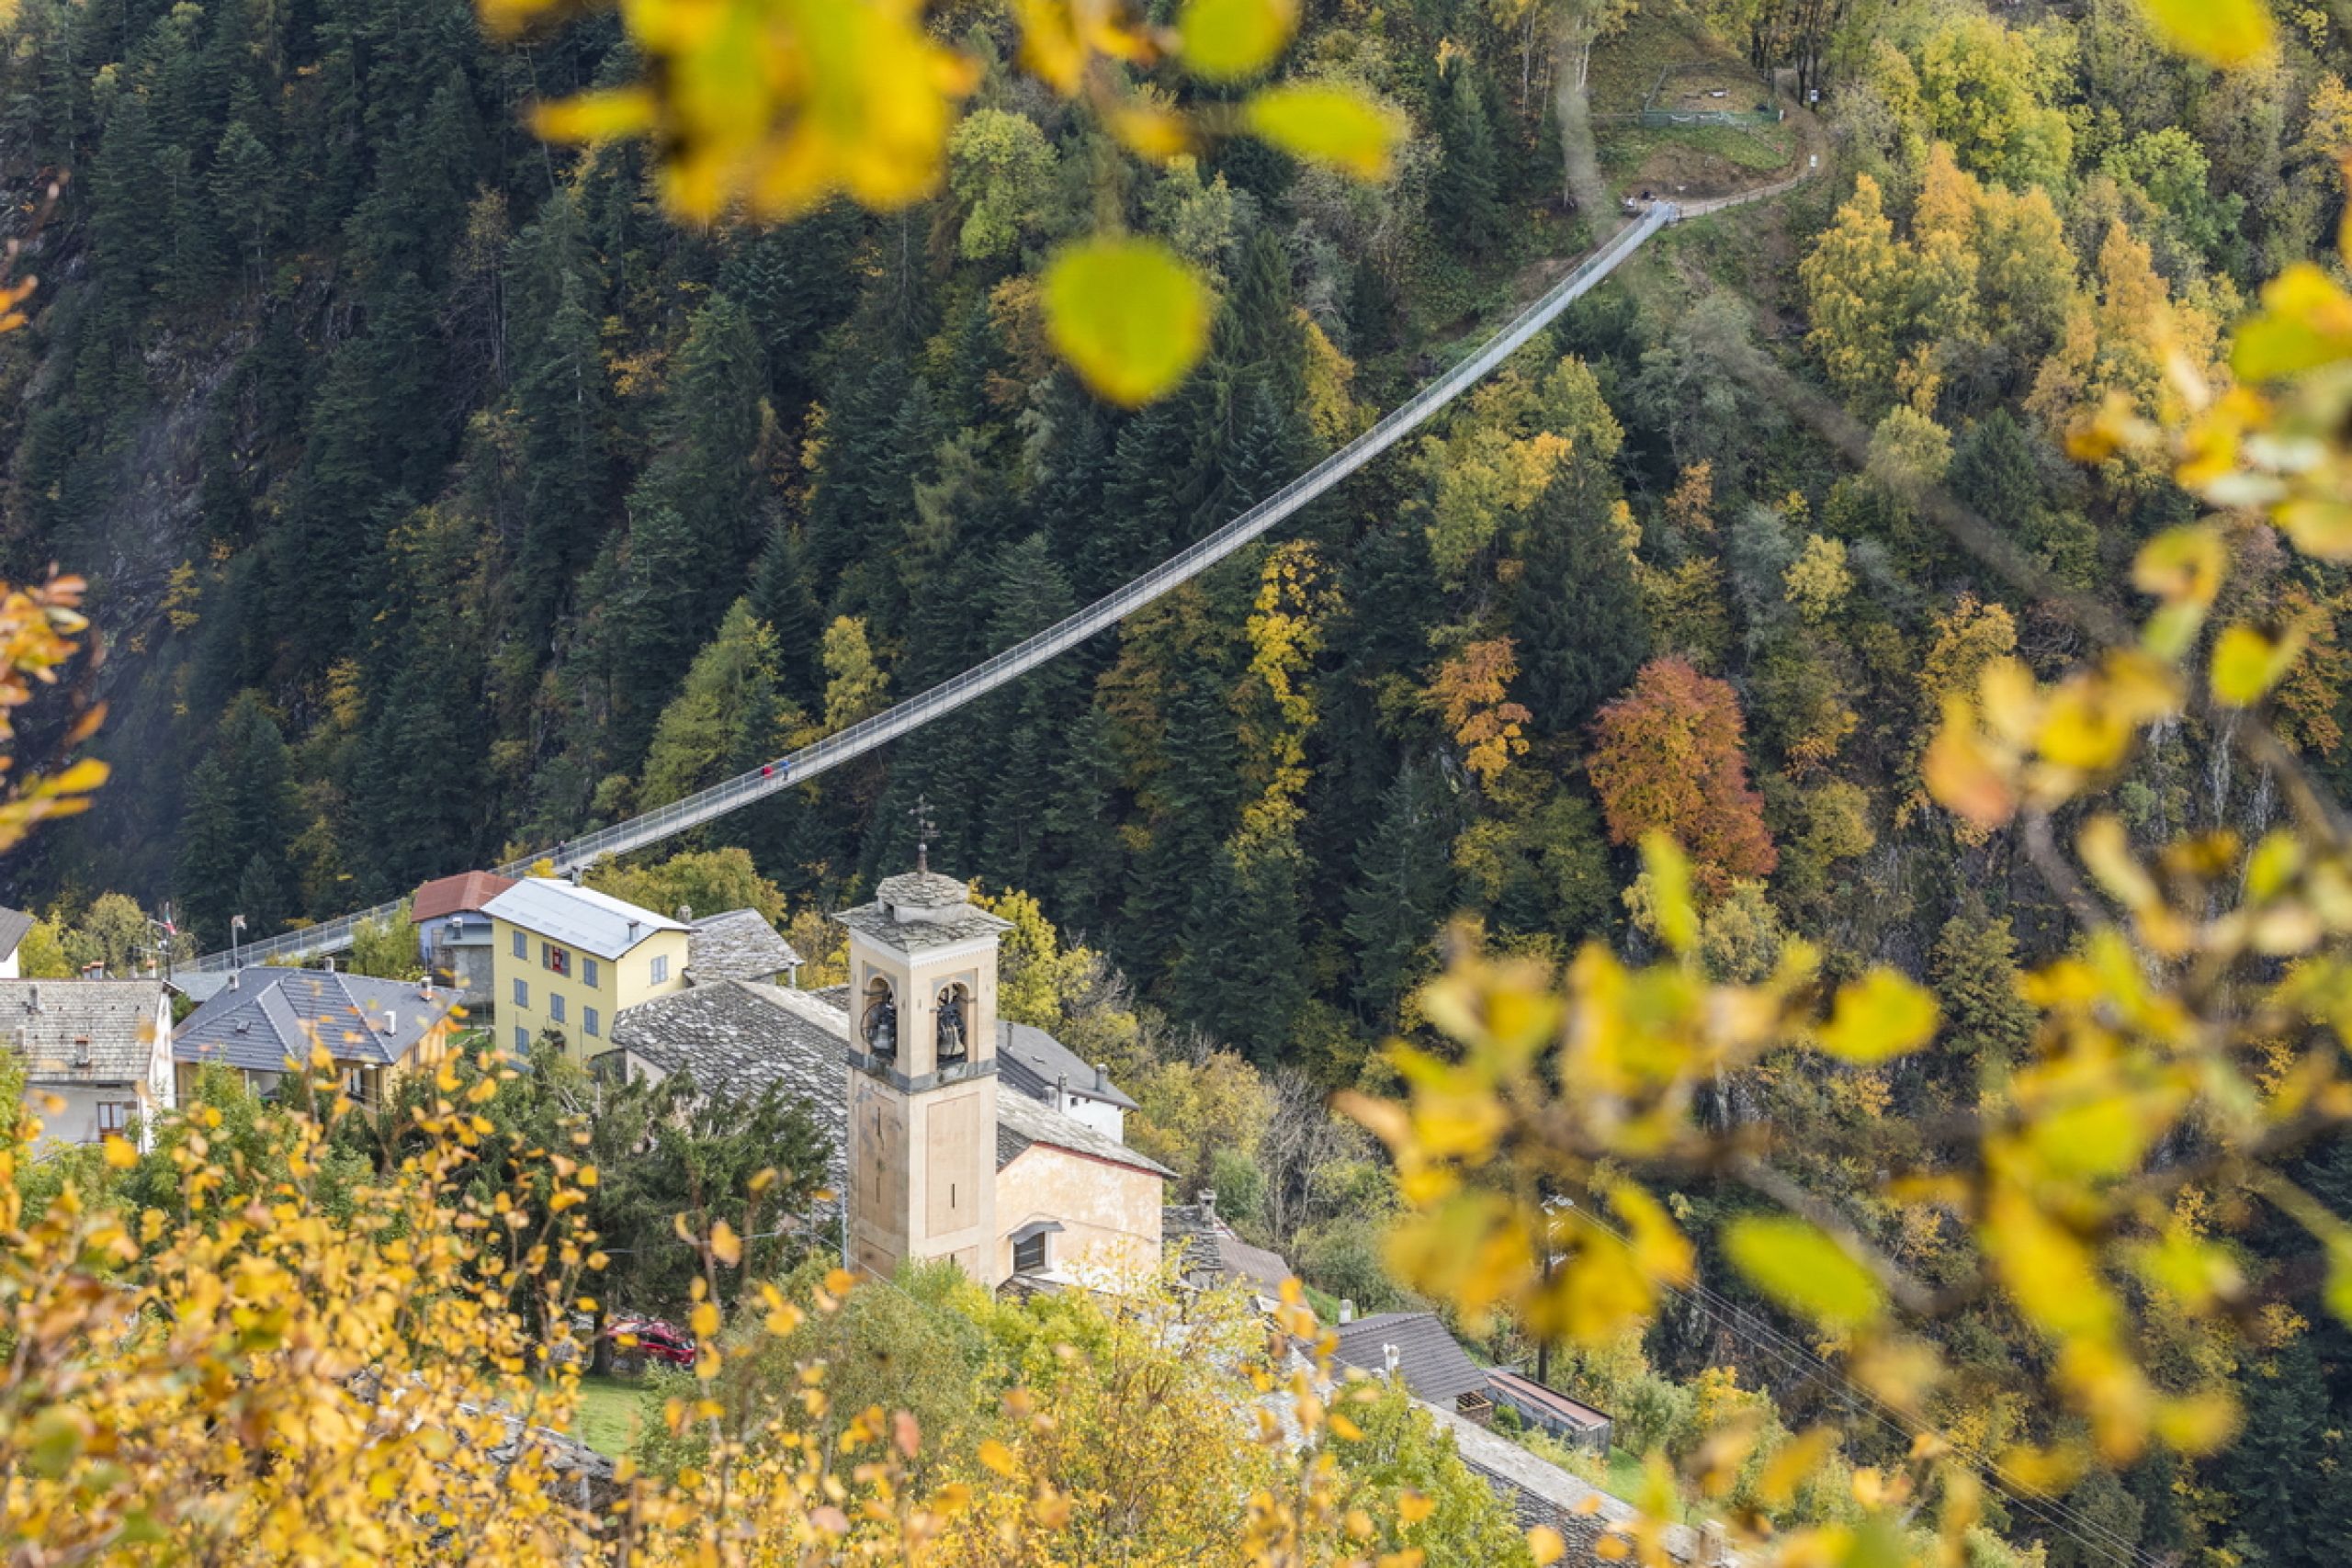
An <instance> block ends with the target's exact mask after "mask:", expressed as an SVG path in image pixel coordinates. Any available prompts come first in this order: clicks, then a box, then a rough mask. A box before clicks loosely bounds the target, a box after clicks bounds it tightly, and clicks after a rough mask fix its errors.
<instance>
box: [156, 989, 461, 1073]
mask: <svg viewBox="0 0 2352 1568" xmlns="http://www.w3.org/2000/svg"><path fill="white" fill-rule="evenodd" d="M236 982H237V983H236V984H235V985H234V986H224V987H221V988H220V990H217V991H215V992H213V993H212V996H211V997H210V998H209V999H208V1000H207V1001H206V1002H205V1003H204V1005H203V1006H201V1007H199V1008H198V1009H197V1010H195V1011H194V1012H192V1013H190V1014H188V1015H187V1018H186V1019H184V1020H183V1021H181V1023H180V1026H179V1028H178V1029H176V1030H175V1031H174V1032H173V1033H172V1058H173V1060H175V1061H180V1062H221V1063H225V1064H227V1065H228V1066H232V1067H242V1068H245V1069H247V1070H250V1071H255V1072H280V1071H283V1070H284V1068H285V1066H286V1063H287V1060H288V1058H289V1057H290V1058H292V1059H293V1060H294V1061H296V1062H303V1061H307V1060H309V1058H310V1055H311V1045H312V1044H313V1043H317V1044H321V1045H323V1046H325V1047H326V1048H327V1053H328V1055H332V1056H333V1057H334V1059H335V1060H336V1061H338V1062H348V1063H356V1064H358V1065H360V1066H390V1065H392V1064H394V1063H397V1062H401V1061H403V1060H405V1059H406V1058H407V1056H408V1054H409V1053H410V1052H411V1051H413V1050H415V1049H416V1047H417V1044H418V1043H419V1042H421V1041H423V1040H424V1037H425V1036H426V1035H428V1034H430V1033H432V1032H433V1031H434V1030H435V1029H437V1028H439V1027H441V1025H442V1024H444V1023H445V1022H447V1020H448V1017H449V1010H450V1009H452V1008H454V1007H457V1006H458V1001H459V998H458V995H457V993H455V992H453V991H450V990H447V989H440V988H436V989H435V991H434V993H433V995H432V996H430V997H427V996H426V995H425V994H424V987H422V986H420V985H418V984H417V983H416V982H415V981H413V980H379V979H376V978H375V977H373V976H367V975H346V974H344V973H343V972H341V971H340V970H324V969H280V968H275V967H264V968H258V969H240V970H238V971H237V972H236Z"/></svg>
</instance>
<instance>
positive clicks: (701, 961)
mask: <svg viewBox="0 0 2352 1568" xmlns="http://www.w3.org/2000/svg"><path fill="white" fill-rule="evenodd" d="M692 926H693V929H692V930H690V931H688V932H687V933H686V973H687V975H688V976H689V977H690V978H692V979H693V980H694V982H695V984H696V985H698V986H700V985H708V984H709V983H710V982H711V981H713V980H761V981H769V980H773V979H775V976H778V975H781V974H783V973H784V972H785V971H786V970H787V969H791V968H794V967H796V966H797V965H798V964H799V963H800V954H798V953H795V952H794V951H793V950H792V944H791V943H790V942H786V941H785V940H784V938H783V937H781V936H779V935H778V934H777V933H776V929H775V927H774V926H772V925H770V924H768V920H767V917H766V916H765V915H763V914H761V913H760V912H759V911H758V910H757V909H729V910H728V911H727V912H726V913H725V914H723V915H705V916H704V917H703V918H702V919H698V920H695V921H694V922H692Z"/></svg>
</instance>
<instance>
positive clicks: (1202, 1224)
mask: <svg viewBox="0 0 2352 1568" xmlns="http://www.w3.org/2000/svg"><path fill="white" fill-rule="evenodd" d="M1159 1238H1160V1246H1161V1247H1162V1249H1163V1250H1165V1251H1166V1252H1167V1253H1169V1254H1170V1256H1171V1257H1172V1256H1173V1255H1174V1253H1175V1251H1176V1248H1177V1247H1178V1245H1179V1244H1182V1246H1183V1247H1184V1248H1185V1255H1184V1280H1185V1283H1187V1284H1190V1285H1193V1286H1194V1287H1196V1288H1198V1289H1202V1290H1213V1289H1215V1288H1216V1287H1217V1286H1219V1285H1225V1284H1240V1285H1247V1286H1249V1287H1250V1289H1251V1290H1252V1291H1254V1292H1257V1293H1258V1294H1260V1295H1267V1296H1273V1295H1280V1294H1281V1293H1282V1288H1283V1280H1287V1279H1289V1278H1290V1277H1291V1274H1292V1269H1291V1266H1290V1265H1289V1264H1288V1263H1287V1262H1285V1261H1284V1260H1283V1256H1282V1254H1280V1253H1278V1252H1269V1251H1267V1250H1266V1249H1265V1248H1264V1247H1252V1246H1250V1244H1249V1243H1248V1242H1246V1241H1244V1240H1242V1239H1241V1238H1240V1237H1239V1236H1238V1235H1234V1234H1233V1227H1232V1226H1231V1225H1228V1224H1226V1223H1225V1222H1224V1221H1223V1220H1221V1219H1219V1218H1217V1216H1216V1211H1215V1210H1214V1209H1209V1208H1204V1207H1203V1206H1202V1205H1201V1204H1198V1203H1170V1204H1169V1205H1168V1206H1167V1207H1166V1208H1164V1209H1162V1210H1160V1211H1159Z"/></svg>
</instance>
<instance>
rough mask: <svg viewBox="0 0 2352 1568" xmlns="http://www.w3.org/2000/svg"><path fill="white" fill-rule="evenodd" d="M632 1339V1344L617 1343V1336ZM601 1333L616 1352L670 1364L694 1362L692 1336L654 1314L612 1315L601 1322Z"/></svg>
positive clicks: (621, 1354) (618, 1354) (690, 1364)
mask: <svg viewBox="0 0 2352 1568" xmlns="http://www.w3.org/2000/svg"><path fill="white" fill-rule="evenodd" d="M623 1335H628V1336H630V1337H634V1338H635V1339H636V1341H637V1342H636V1343H635V1344H634V1345H625V1344H622V1343H621V1337H622V1336H623ZM604 1337H605V1338H607V1339H609V1340H611V1341H613V1349H614V1352H615V1354H616V1355H617V1356H621V1357H630V1356H635V1357H639V1358H641V1359H645V1360H649V1361H662V1362H666V1363H668V1364H669V1365H671V1366H673V1367H691V1366H693V1365H694V1364H695V1337H694V1336H693V1335H691V1334H688V1333H687V1332H686V1331H685V1330H684V1329H683V1328H680V1327H679V1326H678V1325H676V1324H674V1323H667V1322H664V1321H663V1320H662V1319H661V1318H658V1317H616V1318H615V1319H614V1320H613V1321H612V1322H610V1323H608V1324H606V1325H605V1335H604Z"/></svg>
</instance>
